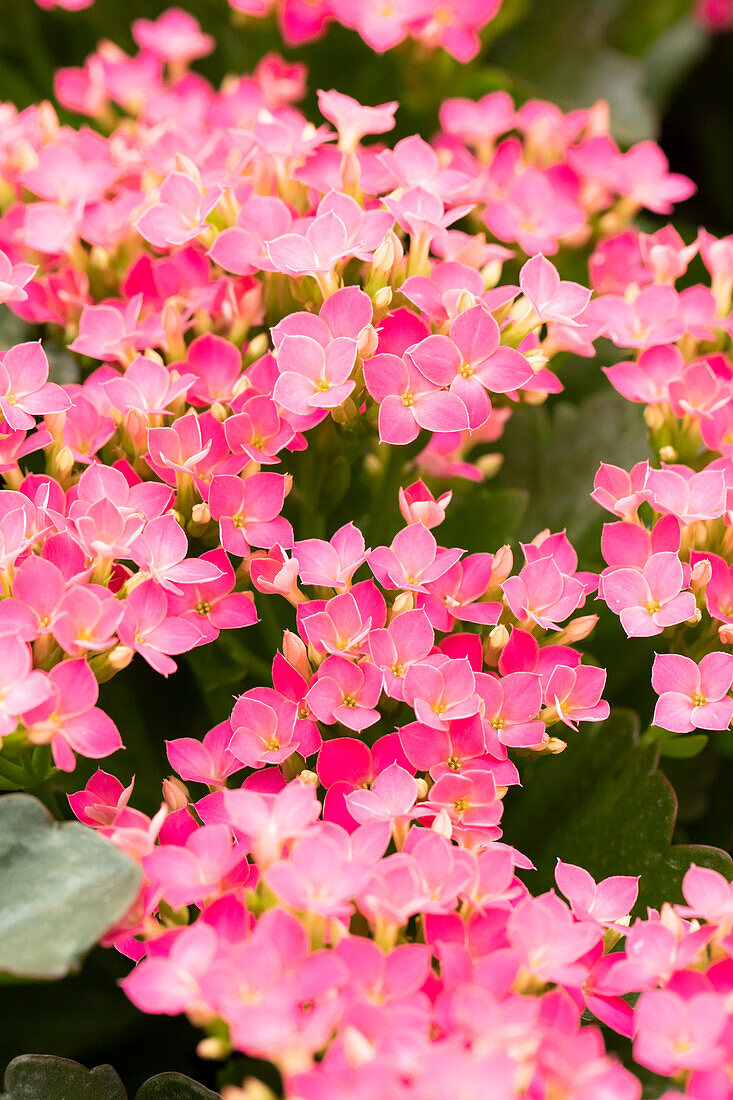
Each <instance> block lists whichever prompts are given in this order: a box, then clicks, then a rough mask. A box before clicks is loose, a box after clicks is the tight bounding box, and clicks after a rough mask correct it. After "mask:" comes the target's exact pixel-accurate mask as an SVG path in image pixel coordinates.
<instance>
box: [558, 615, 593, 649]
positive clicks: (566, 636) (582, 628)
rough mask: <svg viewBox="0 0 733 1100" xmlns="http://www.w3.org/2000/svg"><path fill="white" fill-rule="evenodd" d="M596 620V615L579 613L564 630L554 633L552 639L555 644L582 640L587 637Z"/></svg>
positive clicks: (571, 643) (566, 643) (567, 643)
mask: <svg viewBox="0 0 733 1100" xmlns="http://www.w3.org/2000/svg"><path fill="white" fill-rule="evenodd" d="M597 622H598V616H597V615H579V616H578V618H577V619H572V620H571V622H569V623H568V624H567V626H566V627H565V629H564V630H561V631H560V632H559V633H558V634H555V636H554V637H553V639H552V641H553V643H554V644H555V645H575V643H576V642H582V641H583V639H584V638H587V637H588V635H589V634H590V632H591V631H592V630H593V627H594V626H595V625H596V623H597Z"/></svg>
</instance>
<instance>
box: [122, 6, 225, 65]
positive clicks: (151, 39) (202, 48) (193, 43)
mask: <svg viewBox="0 0 733 1100" xmlns="http://www.w3.org/2000/svg"><path fill="white" fill-rule="evenodd" d="M132 37H133V38H134V39H135V42H136V43H137V44H138V46H139V47H140V49H141V50H148V51H150V53H153V54H156V56H158V57H160V58H161V60H163V61H170V62H184V63H186V62H189V61H196V60H197V59H198V58H199V57H206V55H207V54H210V53H211V52H212V51H213V50H214V48H215V46H216V41H215V39H214V38H213V37H212V36H211V35H210V34H204V33H203V32H202V30H201V26H200V24H199V21H198V20H197V19H194V17H193V16H192V15H189V13H188V12H186V11H182V10H181V8H168V10H167V11H164V12H163V14H162V15H159V16H158V18H157V19H154V20H153V19H136V20H135V21H134V22H133V24H132Z"/></svg>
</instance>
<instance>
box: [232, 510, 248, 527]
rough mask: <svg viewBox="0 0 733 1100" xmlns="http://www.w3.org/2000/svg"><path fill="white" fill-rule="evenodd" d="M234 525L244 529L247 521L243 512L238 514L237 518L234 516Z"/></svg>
mask: <svg viewBox="0 0 733 1100" xmlns="http://www.w3.org/2000/svg"><path fill="white" fill-rule="evenodd" d="M232 523H233V524H234V526H235V527H244V523H245V519H244V516H243V515H242V513H241V512H237V514H236V516H232Z"/></svg>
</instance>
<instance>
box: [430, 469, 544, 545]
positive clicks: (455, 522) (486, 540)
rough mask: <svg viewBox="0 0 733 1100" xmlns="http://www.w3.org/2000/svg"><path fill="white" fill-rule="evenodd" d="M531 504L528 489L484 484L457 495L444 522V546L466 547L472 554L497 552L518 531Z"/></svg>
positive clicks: (441, 531)
mask: <svg viewBox="0 0 733 1100" xmlns="http://www.w3.org/2000/svg"><path fill="white" fill-rule="evenodd" d="M528 505H529V493H527V492H526V490H524V489H489V488H488V487H486V486H481V487H480V488H475V487H472V491H470V492H469V493H466V494H464V495H463V496H460V495H458V494H456V495H455V496H454V497H453V500H452V501H451V504H450V507H449V509H448V513H447V515H446V519H445V522H444V523H443V524H442V525H441V529H440V537H441V545H444V546H462V547H463V549H464V550H465V551H466V552H467V553H469V554H478V553H485V552H486V551H490V552H492V553H493V552H494V551H496V550H498V549H499V547H500V546H503V545H504V543H507V542H509V541H510V539H512V538H513V537H514V536H515V535H516V534H517V531H518V530H519V525H520V524H521V522H522V520H523V519H524V517H525V514H526V512H527V507H528Z"/></svg>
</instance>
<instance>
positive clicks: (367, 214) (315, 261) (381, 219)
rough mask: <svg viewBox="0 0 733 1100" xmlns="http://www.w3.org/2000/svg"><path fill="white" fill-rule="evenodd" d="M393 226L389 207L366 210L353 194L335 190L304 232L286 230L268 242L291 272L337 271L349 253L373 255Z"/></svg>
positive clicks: (278, 265) (278, 263) (279, 266)
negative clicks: (387, 208)
mask: <svg viewBox="0 0 733 1100" xmlns="http://www.w3.org/2000/svg"><path fill="white" fill-rule="evenodd" d="M391 228H392V217H391V215H390V214H389V213H388V212H387V211H386V210H367V211H364V210H362V208H361V207H360V206H359V204H358V203H357V202H356V201H355V200H354V199H353V198H351V196H350V195H345V194H342V193H341V192H338V191H332V192H330V193H329V194H328V195H325V196H324V198H322V199H321V201H320V203H319V204H318V209H317V210H316V214H315V217H314V218H312V219H309V220H308V222H307V225H306V227H305V228H304V232H301V233H286V234H284V235H283V236H282V237H276V238H275V239H274V240H272V241H269V242H268V243H267V254H268V256H269V257H270V260H271V261H272V263H273V264H274V266H275V270H276V271H282V272H284V273H285V274H287V275H294V276H296V277H297V276H301V275H317V274H320V273H324V272H330V271H333V269H334V267H335V266H336V264H338V263H340V262H341V261H342V260H344V259H346V258H347V257H349V256H356V257H358V258H359V259H361V260H368V259H371V257H372V255H373V253H374V251H375V250H376V249H377V248H378V246H379V245H380V244H381V243H382V240H383V239H384V237H385V235H386V233H387V232H388V231H389V230H390V229H391Z"/></svg>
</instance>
